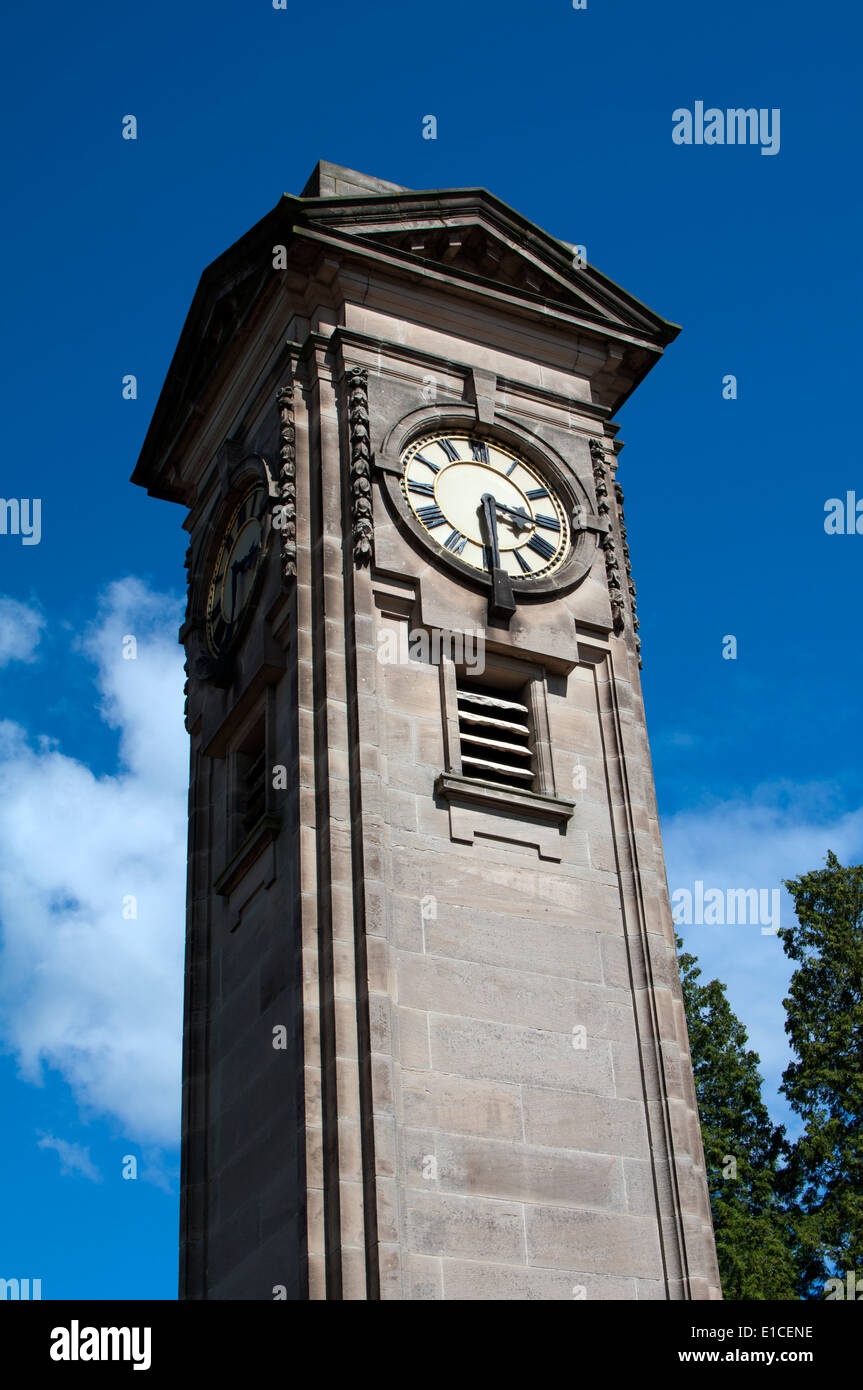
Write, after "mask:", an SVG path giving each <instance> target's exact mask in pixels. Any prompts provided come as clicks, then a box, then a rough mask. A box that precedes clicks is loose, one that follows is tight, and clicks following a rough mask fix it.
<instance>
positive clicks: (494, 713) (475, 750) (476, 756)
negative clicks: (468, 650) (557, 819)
mask: <svg viewBox="0 0 863 1390" xmlns="http://www.w3.org/2000/svg"><path fill="white" fill-rule="evenodd" d="M457 690H458V728H459V743H460V745H461V767H462V773H463V774H464V776H465V777H480V778H482V780H483V781H485V782H498V783H499V784H500V785H501V786H503V787H519V788H520V789H521V790H522V791H530V790H531V789H532V787H533V780H534V767H533V751H532V749H531V746H530V743H531V729H530V717H529V712H528V707H527V705H525V704H522V703H521V702H520V701H519V700H518V699H516V698H514V697H515V696H516V695H517V694H518V692H517V691H512V690H496V689H493V688H490V687H486V686H479V685H476V684H475V683H474V682H472V681H466V680H462V679H461V677H459V678H458V680H457Z"/></svg>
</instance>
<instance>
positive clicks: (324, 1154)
mask: <svg viewBox="0 0 863 1390" xmlns="http://www.w3.org/2000/svg"><path fill="white" fill-rule="evenodd" d="M676 332H677V330H676V329H675V328H674V327H673V326H672V325H670V324H668V323H666V322H665V321H664V320H663V319H661V318H658V317H657V316H656V315H655V314H654V313H652V312H651V311H650V310H649V309H646V308H645V306H644V305H643V304H641V303H639V301H638V300H636V299H633V298H632V297H631V296H630V295H629V294H627V293H626V292H625V291H623V290H621V289H620V288H619V287H618V286H616V285H615V284H613V283H612V282H611V281H610V280H608V279H606V278H605V276H604V275H602V274H600V273H599V272H598V271H596V270H594V269H593V268H592V267H588V266H586V265H583V264H581V263H580V262H579V258H578V255H577V254H575V248H574V247H572V246H570V245H568V244H567V243H565V242H562V241H558V240H557V239H556V238H554V237H552V236H549V235H548V234H547V233H546V232H543V231H542V230H540V228H538V227H536V226H534V225H533V224H532V223H530V222H528V221H527V220H526V219H525V218H524V217H522V216H520V215H519V214H518V213H516V212H514V211H513V210H512V209H511V208H509V207H507V206H506V205H505V204H504V203H501V202H500V201H499V200H498V199H497V198H495V197H493V196H492V195H491V194H489V193H487V192H485V191H484V190H482V189H477V188H468V189H454V190H448V191H446V190H445V191H436V192H427V193H415V192H411V191H409V190H407V189H403V188H400V187H397V186H395V185H393V184H388V183H383V182H381V181H380V180H378V179H373V178H368V177H366V176H364V175H362V174H357V173H354V172H353V171H351V170H348V169H341V168H338V167H335V166H333V165H330V164H319V165H318V167H317V168H316V170H315V172H314V174H313V175H312V178H311V179H310V181H309V183H308V185H307V186H306V188H305V189H304V191H303V194H302V195H301V196H300V197H299V198H294V197H283V198H282V199H281V200H280V202H279V203H278V204H277V205H276V207H275V208H274V209H273V210H272V212H270V213H269V214H268V215H267V216H266V217H264V218H263V219H262V221H260V222H259V223H258V224H257V225H256V226H255V227H253V228H252V230H251V231H249V232H248V233H247V234H246V235H245V236H244V237H242V238H241V239H240V240H239V241H238V242H237V243H236V244H235V245H234V246H232V247H231V248H230V249H229V250H228V251H226V252H225V253H224V255H222V256H220V257H219V259H218V260H217V261H215V262H214V263H213V264H212V265H211V266H210V267H209V268H208V269H207V270H206V271H205V272H204V275H203V278H202V280H201V283H200V285H199V287H198V291H197V294H196V296H195V299H194V303H193V305H192V308H191V311H190V314H189V317H188V319H187V321H186V325H185V327H184V329H183V332H182V336H181V338H180V342H179V346H178V348H177V351H176V353H175V356H174V359H173V362H172V364H171V368H170V371H169V374H168V378H167V381H166V383H165V386H164V388H163V390H162V393H161V396H160V398H159V403H158V405H157V407H156V411H155V415H154V417H153V421H152V424H151V426H150V430H149V432H148V434H147V438H146V441H145V444H144V447H143V450H142V453H141V458H140V461H139V463H138V466H137V468H136V470H135V474H134V481H135V482H136V483H139V484H141V485H142V486H144V487H146V488H147V489H148V491H149V492H150V493H151V494H152V495H153V496H155V497H160V498H164V499H166V500H169V501H172V502H178V503H180V504H181V505H182V506H183V507H184V508H185V509H186V520H185V523H184V524H185V526H186V528H187V530H188V532H189V536H190V546H189V552H188V561H187V564H188V571H189V602H188V612H187V616H186V621H185V623H184V625H183V628H182V630H181V633H180V640H181V641H182V642H183V644H184V645H185V649H186V654H187V672H188V685H187V714H186V720H187V727H188V730H189V734H190V737H191V785H190V793H189V873H188V903H187V952H186V995H185V1028H184V1037H183V1158H182V1213H181V1262H180V1292H181V1297H183V1298H189V1299H231V1298H242V1299H260V1300H271V1299H274V1298H288V1299H307V1298H311V1299H379V1298H382V1299H573V1298H576V1299H581V1298H587V1299H645V1298H647V1299H690V1298H695V1299H703V1298H715V1297H719V1296H720V1294H719V1280H718V1274H717V1266H716V1256H715V1251H714V1244H713V1234H712V1228H711V1220H710V1210H709V1203H708V1196H707V1188H706V1182H705V1174H704V1161H703V1154H702V1147H701V1139H700V1133H699V1126H698V1118H697V1113H696V1103H695V1094H694V1087H693V1079H692V1071H691V1064H690V1059H689V1053H688V1045H687V1036H686V1025H685V1021H684V1014H683V1005H682V1002H681V991H680V983H679V978H678V973H677V962H676V954H675V947H674V932H673V928H672V922H671V914H670V910H669V903H668V895H667V889H666V881H665V869H664V864H663V856H662V845H661V841H660V835H659V826H658V822H657V814H656V803H655V798H654V789H653V779H652V773H651V765H650V755H649V751H648V743H647V733H646V728H645V721H644V709H643V705H642V697H641V688H640V682H639V674H638V672H639V665H640V661H639V641H638V635H637V628H638V623H637V619H636V614H635V601H634V596H635V586H634V585H633V583H632V580H631V577H630V566H629V550H628V546H627V538H626V529H625V526H624V520H623V495H622V492H621V489H620V485H619V483H618V482H617V481H616V476H615V474H616V468H617V455H618V450H619V447H620V446H619V444H618V442H617V441H616V438H615V436H616V426H615V425H614V424H613V423H612V419H613V416H614V414H615V412H616V411H617V409H618V408H619V407H620V406H621V405H622V403H623V402H624V401H625V400H626V399H627V397H628V396H629V394H630V392H631V391H633V390H634V388H635V387H636V386H637V385H638V383H639V382H640V381H641V379H642V378H643V377H644V376H645V375H646V373H647V372H648V371H649V370H650V368H651V367H652V366H653V364H654V363H655V362H656V360H657V358H658V357H659V356H660V355H661V353H662V351H663V349H664V347H665V345H666V344H667V343H669V342H670V341H671V340H672V339H673V338H674V336H675V334H676Z"/></svg>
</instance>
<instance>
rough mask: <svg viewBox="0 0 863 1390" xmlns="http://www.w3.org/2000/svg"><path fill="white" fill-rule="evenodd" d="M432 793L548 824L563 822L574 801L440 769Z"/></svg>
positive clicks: (449, 799)
mask: <svg viewBox="0 0 863 1390" xmlns="http://www.w3.org/2000/svg"><path fill="white" fill-rule="evenodd" d="M435 792H436V793H437V794H438V795H439V796H442V797H443V798H444V799H445V800H446V801H458V802H459V803H461V804H462V805H463V804H464V803H465V802H466V801H467V802H471V803H473V804H474V805H478V806H485V807H488V808H493V809H495V810H499V811H500V810H503V811H510V812H511V813H512V814H513V815H516V816H521V817H522V818H523V819H525V820H534V821H544V822H545V823H546V824H549V825H565V824H566V822H567V821H568V820H571V818H572V815H573V813H574V811H575V802H574V801H564V800H563V799H562V798H561V797H558V796H547V795H546V794H545V793H544V792H523V791H520V790H519V789H518V788H517V787H504V786H502V785H501V784H500V782H483V781H482V780H481V779H480V778H478V777H463V776H461V775H460V774H459V773H456V772H442V773H441V774H440V776H439V777H438V779H437V781H436V782H435Z"/></svg>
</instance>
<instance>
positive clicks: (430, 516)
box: [417, 504, 446, 530]
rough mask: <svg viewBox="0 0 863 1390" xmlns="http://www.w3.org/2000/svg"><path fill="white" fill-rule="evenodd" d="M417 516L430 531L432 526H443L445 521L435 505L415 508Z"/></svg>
mask: <svg viewBox="0 0 863 1390" xmlns="http://www.w3.org/2000/svg"><path fill="white" fill-rule="evenodd" d="M417 516H418V517H419V519H420V521H421V522H422V523H423V525H424V526H428V528H429V530H431V528H432V527H433V526H443V524H444V522H445V521H446V517H445V516H444V514H443V512H442V511H441V509H440V507H439V506H438V505H437V504H435V505H434V506H433V507H419V508H417Z"/></svg>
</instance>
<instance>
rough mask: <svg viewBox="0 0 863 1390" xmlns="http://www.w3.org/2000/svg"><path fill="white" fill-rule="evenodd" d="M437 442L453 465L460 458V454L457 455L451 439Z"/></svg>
mask: <svg viewBox="0 0 863 1390" xmlns="http://www.w3.org/2000/svg"><path fill="white" fill-rule="evenodd" d="M437 442H438V444H439V445H440V446H441V448H442V449H443V451H444V453H445V454H446V456H447V458H448V459H450V460H451V461H452V462H453V463H456V462H457V461H458V460H459V459H460V458H461V454H460V453H459V451H458V449H457V448H456V447H455V445H454V444H453V442H452V440H451V439H439V440H438V441H437Z"/></svg>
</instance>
